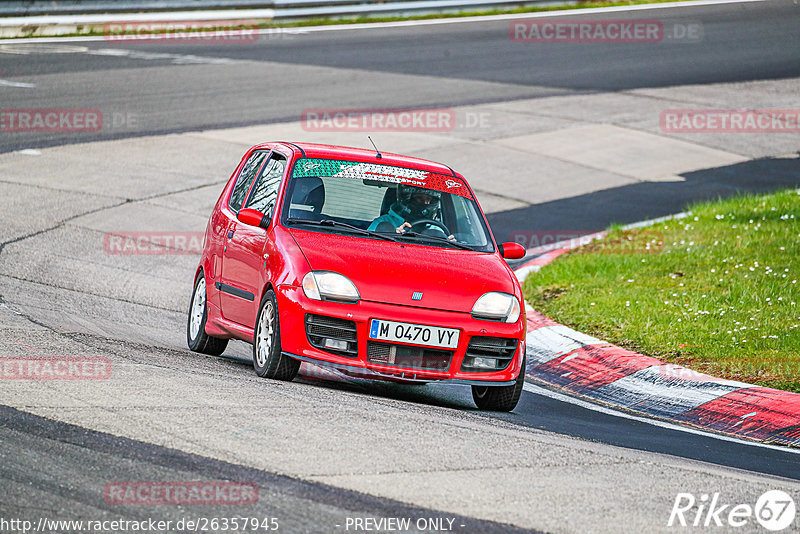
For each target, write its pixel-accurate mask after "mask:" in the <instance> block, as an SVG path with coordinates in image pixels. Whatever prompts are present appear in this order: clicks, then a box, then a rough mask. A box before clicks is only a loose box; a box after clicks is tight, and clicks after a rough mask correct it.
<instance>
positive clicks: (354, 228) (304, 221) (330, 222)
mask: <svg viewBox="0 0 800 534" xmlns="http://www.w3.org/2000/svg"><path fill="white" fill-rule="evenodd" d="M286 222H287V223H295V224H313V225H315V226H337V227H340V228H347V229H348V230H352V231H354V232H357V233H359V234H361V235H368V236H371V237H377V238H379V239H385V240H386V241H394V242H395V243H396V242H397V239H395V238H394V237H392V236H390V235H388V234H382V233H380V232H373V231H372V230H365V229H364V228H359V227H358V226H353V225H352V224H347V223H343V222H339V221H334V220H332V219H323V220H321V221H316V220H314V219H297V218H289V219H287V220H286Z"/></svg>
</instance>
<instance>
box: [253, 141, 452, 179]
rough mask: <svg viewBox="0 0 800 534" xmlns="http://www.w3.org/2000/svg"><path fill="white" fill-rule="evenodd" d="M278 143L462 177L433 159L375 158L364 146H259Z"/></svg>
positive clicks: (308, 153)
mask: <svg viewBox="0 0 800 534" xmlns="http://www.w3.org/2000/svg"><path fill="white" fill-rule="evenodd" d="M276 144H280V145H283V146H284V147H286V148H288V149H289V150H291V151H292V152H294V153H295V154H296V155H304V156H305V157H308V158H323V159H345V160H351V161H359V162H365V163H380V164H383V165H396V166H398V167H410V168H414V169H420V170H424V171H428V172H437V173H440V174H447V175H449V176H455V177H458V178H462V179H463V178H464V177H463V176H461V174H459V173H457V172H455V171H454V170H453V169H452V168H450V167H448V166H447V165H443V164H441V163H436V162H435V161H429V160H426V159H421V158H415V157H412V156H403V155H401V154H393V153H391V152H381V158H380V159H378V158H377V154H376V153H375V150H372V149H365V148H355V147H348V146H339V145H320V144H316V143H293V142H287V141H276V142H273V143H264V144H263V145H259V147H261V148H269V146H270V145H276Z"/></svg>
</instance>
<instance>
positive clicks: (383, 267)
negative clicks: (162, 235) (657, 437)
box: [187, 142, 526, 411]
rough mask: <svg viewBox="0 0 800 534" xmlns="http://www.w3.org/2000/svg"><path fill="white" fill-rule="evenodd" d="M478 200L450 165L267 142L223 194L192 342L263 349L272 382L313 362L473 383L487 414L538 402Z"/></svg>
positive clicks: (198, 284) (261, 367) (261, 369)
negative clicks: (235, 342) (234, 342)
mask: <svg viewBox="0 0 800 534" xmlns="http://www.w3.org/2000/svg"><path fill="white" fill-rule="evenodd" d="M524 254H525V250H524V249H523V248H522V247H521V246H520V245H518V244H516V243H505V244H502V245H498V244H496V243H495V241H494V238H493V237H492V234H491V232H490V230H489V226H488V224H487V222H486V218H485V216H484V214H483V212H482V211H481V208H480V207H479V206H478V202H477V201H476V199H475V195H474V193H473V192H472V189H471V188H470V186H469V185H468V184H467V182H466V181H465V180H464V177H463V176H461V175H460V174H458V173H457V172H455V171H453V170H452V169H451V168H450V167H447V166H446V165H441V164H439V163H433V162H430V161H425V160H422V159H417V158H411V157H406V156H399V155H396V154H387V153H384V154H381V153H379V152H377V151H371V150H362V149H356V148H347V147H338V146H328V145H314V144H295V143H286V142H275V143H265V144H261V145H257V146H255V147H253V148H251V149H250V150H249V151H248V152H247V153H246V154H245V155H244V157H243V158H242V161H241V162H240V163H239V166H238V168H237V169H236V171H235V172H234V173H233V176H232V177H231V179H230V180H229V181H228V183H227V185H226V186H225V189H224V190H223V191H222V195H220V197H219V200H218V201H217V203H216V205H215V206H214V212H213V213H212V214H211V218H210V220H209V223H208V227H207V229H206V235H205V245H204V250H203V255H202V258H201V259H200V264H199V266H198V268H197V272H196V273H195V283H194V292H193V295H192V301H191V307H190V310H189V319H188V324H187V339H188V343H189V347H190V348H191V349H192V350H193V351H197V352H202V353H205V354H214V355H219V354H221V353H222V352H223V351H224V350H225V347H226V345H227V342H228V339H231V338H234V339H241V340H244V341H247V342H250V343H252V344H253V366H254V367H255V370H256V373H257V374H258V375H259V376H262V377H268V378H273V379H278V380H292V379H293V378H294V377H295V376H296V374H297V372H298V369H299V367H300V363H301V362H303V361H306V362H311V363H314V364H321V365H328V366H333V367H336V368H338V369H340V370H342V371H343V372H345V373H348V374H351V375H354V376H360V377H368V378H376V379H382V380H396V381H401V382H410V383H424V382H431V381H438V380H448V381H452V382H456V383H462V384H468V385H471V386H472V394H473V398H474V400H475V403H476V404H477V405H478V407H479V408H481V409H487V410H498V411H509V410H512V409H513V408H514V407H515V406H516V405H517V402H518V400H519V397H520V393H521V391H522V386H523V382H524V371H523V370H524V368H525V327H526V323H525V313H524V310H525V307H524V304H523V300H522V291H521V289H520V285H519V282H518V281H517V278H516V277H515V276H514V273H513V272H512V270H511V269H510V268H509V266H508V264H507V263H506V262H505V261H504V260H503V258H508V259H516V258H520V257H522V256H523V255H524Z"/></svg>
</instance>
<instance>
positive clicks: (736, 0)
mask: <svg viewBox="0 0 800 534" xmlns="http://www.w3.org/2000/svg"><path fill="white" fill-rule="evenodd" d="M766 1H767V0H697V1H687V2H666V3H661V4H638V5H633V6H614V7H593V8H585V9H564V10H558V11H539V12H533V13H514V14H504V15H484V16H477V17H452V18H444V19H425V20H402V21H395V22H367V23H363V24H335V25H329V26H287V27H279V28H264V29H261V30H258V34H259V35H268V34H271V33H281V31H282V32H284V33H296V34H301V33H315V32H331V31H348V30H368V29H384V28H401V27H405V26H436V25H440V24H467V23H473V22H492V21H502V20H522V19H533V18H550V17H563V16H569V15H591V14H598V13H619V12H626V11H647V10H653V9H670V8H675V7H703V6H716V5H726V4H749V3H756V2H766ZM165 15H166V14H165ZM160 22H169V19H168V18H167V16H165V17H164V18H163V19H161V20H160ZM69 24H75V23H74V22H72V23H69ZM104 40H106V37H105V36H103V35H90V36H85V37H82V36H73V37H32V38H19V39H17V38H4V39H0V44H5V43H18V44H28V43H68V42H91V41H104Z"/></svg>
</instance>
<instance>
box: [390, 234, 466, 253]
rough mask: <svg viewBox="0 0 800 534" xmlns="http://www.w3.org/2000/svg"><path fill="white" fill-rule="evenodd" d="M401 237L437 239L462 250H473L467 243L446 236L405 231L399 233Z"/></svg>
mask: <svg viewBox="0 0 800 534" xmlns="http://www.w3.org/2000/svg"><path fill="white" fill-rule="evenodd" d="M399 235H400V236H401V237H416V238H421V239H430V240H433V241H437V242H440V243H447V244H448V245H452V246H454V247H458V248H460V249H464V250H471V251H473V252H475V249H474V248H472V247H470V246H469V245H463V244H461V243H459V242H457V241H451V240H449V239H447V238H446V237H439V236H438V235H427V234H418V233H417V232H411V231H405V232H403V233H402V234H399Z"/></svg>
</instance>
